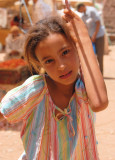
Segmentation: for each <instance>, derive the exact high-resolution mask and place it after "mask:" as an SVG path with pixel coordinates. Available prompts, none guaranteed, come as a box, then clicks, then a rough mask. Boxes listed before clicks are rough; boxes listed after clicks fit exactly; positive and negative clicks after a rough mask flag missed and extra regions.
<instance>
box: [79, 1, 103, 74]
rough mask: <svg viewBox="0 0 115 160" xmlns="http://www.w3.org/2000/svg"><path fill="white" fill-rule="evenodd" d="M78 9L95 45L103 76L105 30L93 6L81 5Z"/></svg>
mask: <svg viewBox="0 0 115 160" xmlns="http://www.w3.org/2000/svg"><path fill="white" fill-rule="evenodd" d="M76 9H77V11H78V12H80V13H82V16H81V18H82V20H83V21H84V23H85V24H86V26H87V29H88V32H89V36H90V38H91V40H92V44H93V45H95V49H96V54H97V59H98V62H99V65H100V70H101V73H102V74H103V56H104V35H105V30H104V26H103V25H102V24H101V19H100V16H99V13H98V11H97V10H96V9H95V8H94V7H93V6H86V5H85V4H84V3H79V4H78V5H77V7H76Z"/></svg>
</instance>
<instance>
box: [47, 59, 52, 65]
mask: <svg viewBox="0 0 115 160" xmlns="http://www.w3.org/2000/svg"><path fill="white" fill-rule="evenodd" d="M51 62H53V59H48V60H47V61H45V64H49V63H51Z"/></svg>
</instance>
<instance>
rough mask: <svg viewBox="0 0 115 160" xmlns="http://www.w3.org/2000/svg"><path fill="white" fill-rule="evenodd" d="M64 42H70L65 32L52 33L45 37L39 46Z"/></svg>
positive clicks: (49, 45) (51, 45) (50, 45)
mask: <svg viewBox="0 0 115 160" xmlns="http://www.w3.org/2000/svg"><path fill="white" fill-rule="evenodd" d="M63 43H68V40H67V38H66V37H65V35H63V34H59V33H51V34H50V35H48V36H47V37H46V38H45V39H43V40H42V41H41V42H40V43H39V44H38V47H39V48H42V47H43V48H44V47H48V48H49V47H54V46H53V45H57V46H58V45H62V44H63Z"/></svg>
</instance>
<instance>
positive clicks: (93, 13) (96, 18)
mask: <svg viewBox="0 0 115 160" xmlns="http://www.w3.org/2000/svg"><path fill="white" fill-rule="evenodd" d="M91 17H92V19H93V20H94V21H95V22H96V21H100V16H99V13H98V11H97V10H96V9H95V8H94V9H93V10H92V11H91Z"/></svg>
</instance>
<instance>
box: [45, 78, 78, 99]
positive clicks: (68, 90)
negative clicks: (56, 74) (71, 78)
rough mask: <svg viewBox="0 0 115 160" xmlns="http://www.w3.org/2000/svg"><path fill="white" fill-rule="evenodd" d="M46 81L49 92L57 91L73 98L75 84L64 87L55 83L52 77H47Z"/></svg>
mask: <svg viewBox="0 0 115 160" xmlns="http://www.w3.org/2000/svg"><path fill="white" fill-rule="evenodd" d="M46 81H47V85H48V89H49V91H52V90H55V91H57V92H60V93H61V94H63V95H64V96H67V97H71V96H72V95H73V93H74V91H75V82H74V83H73V84H69V85H64V84H60V83H58V82H55V81H53V80H52V79H51V78H50V77H47V78H46Z"/></svg>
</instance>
